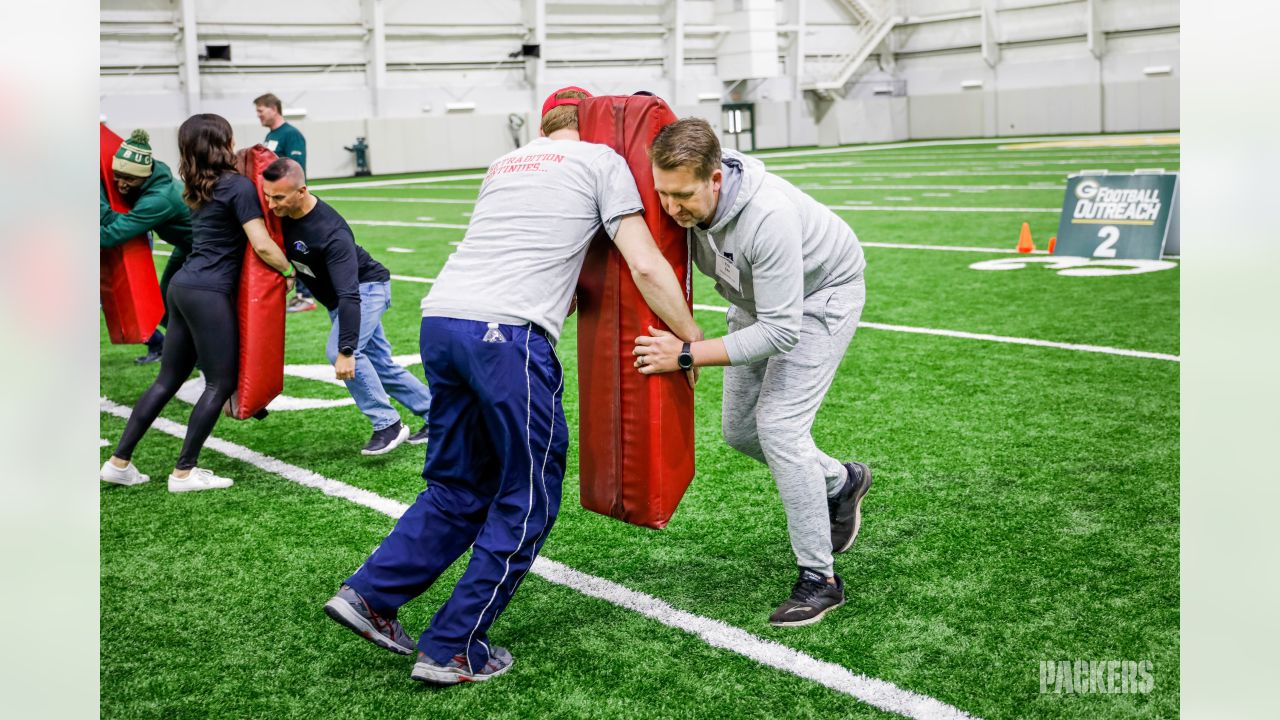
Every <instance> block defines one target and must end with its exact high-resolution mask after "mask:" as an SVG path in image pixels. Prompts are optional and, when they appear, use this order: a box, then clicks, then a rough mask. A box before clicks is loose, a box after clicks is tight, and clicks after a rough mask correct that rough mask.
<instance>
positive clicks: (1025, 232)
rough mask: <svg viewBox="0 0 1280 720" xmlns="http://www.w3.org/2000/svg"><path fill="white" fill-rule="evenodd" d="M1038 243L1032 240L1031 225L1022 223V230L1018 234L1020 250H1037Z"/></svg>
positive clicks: (1023, 251)
mask: <svg viewBox="0 0 1280 720" xmlns="http://www.w3.org/2000/svg"><path fill="white" fill-rule="evenodd" d="M1035 249H1036V244H1035V243H1033V242H1031V225H1030V224H1029V223H1022V232H1021V233H1020V234H1019V235H1018V252H1020V253H1029V252H1035Z"/></svg>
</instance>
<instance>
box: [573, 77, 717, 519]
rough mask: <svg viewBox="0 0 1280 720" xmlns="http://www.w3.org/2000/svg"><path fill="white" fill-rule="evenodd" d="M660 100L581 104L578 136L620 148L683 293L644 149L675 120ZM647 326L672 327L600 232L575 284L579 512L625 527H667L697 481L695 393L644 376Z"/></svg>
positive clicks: (674, 241)
mask: <svg viewBox="0 0 1280 720" xmlns="http://www.w3.org/2000/svg"><path fill="white" fill-rule="evenodd" d="M675 120H676V116H675V113H673V112H671V108H669V107H667V104H666V103H665V102H663V101H662V100H661V99H660V98H657V97H653V96H645V95H632V96H613V97H595V98H589V99H586V100H583V101H582V102H581V104H579V105H578V132H579V134H580V136H581V138H582V139H583V140H585V141H587V142H596V143H603V144H605V145H608V146H610V147H612V148H613V149H614V150H616V151H617V152H618V154H620V155H621V156H622V157H623V158H624V159H625V160H626V161H627V164H628V165H629V166H630V168H631V172H632V174H633V175H635V178H636V185H637V187H638V188H639V190H640V198H641V201H642V202H643V203H644V216H645V221H646V222H647V223H648V225H649V232H650V233H652V235H653V238H654V240H655V241H656V242H657V244H658V248H659V249H660V250H661V251H662V254H663V255H664V256H665V257H666V258H667V261H668V262H670V263H671V267H672V268H673V269H675V272H676V277H677V278H678V279H679V280H680V283H681V284H682V285H683V286H684V287H685V300H686V302H688V303H690V307H692V302H693V298H692V286H691V285H690V284H689V280H690V277H689V273H690V269H691V268H690V266H689V245H688V242H687V240H686V238H685V230H684V228H682V227H680V226H679V225H677V224H676V222H675V221H674V220H672V219H671V218H670V217H669V216H668V215H667V214H666V213H665V212H663V211H662V207H661V204H660V202H659V200H658V194H657V192H655V191H654V189H653V171H652V170H651V169H650V165H649V156H648V149H649V146H650V144H652V142H653V138H654V136H655V135H657V133H658V130H660V129H662V128H663V127H664V126H666V125H668V124H670V123H672V122H675ZM650 325H652V326H654V327H659V328H662V329H664V330H665V329H669V328H667V327H666V325H665V324H663V323H662V321H661V320H659V319H658V316H657V315H654V314H653V311H651V310H650V309H649V306H648V305H646V304H645V302H644V297H643V296H642V295H641V294H640V290H639V289H638V288H636V286H635V283H634V282H633V281H632V280H631V271H630V269H629V268H628V267H627V264H626V262H625V261H624V260H623V259H622V254H621V253H619V252H618V251H617V249H616V248H615V247H614V245H613V242H612V241H611V240H610V239H609V237H608V236H607V235H606V234H605V233H604V231H603V230H602V231H601V232H600V233H598V234H597V235H596V238H595V240H593V241H592V244H591V248H590V249H589V250H588V251H587V257H586V261H585V263H584V264H583V267H582V275H581V277H579V278H578V402H579V419H578V443H579V453H578V462H579V470H580V475H581V484H580V493H581V500H582V506H583V507H585V508H586V509H588V510H591V511H593V512H598V513H600V514H602V515H608V516H609V517H614V518H617V519H619V520H622V521H624V522H629V523H632V524H634V525H640V526H642V527H649V528H663V527H666V525H667V522H668V521H669V520H670V519H671V515H672V513H674V512H675V509H676V506H677V505H678V504H679V503H680V498H682V497H683V496H684V492H685V490H686V489H687V488H688V487H689V482H690V481H691V480H693V389H692V388H690V387H689V384H688V382H687V381H686V380H685V376H684V373H667V374H663V375H641V374H640V373H639V372H638V371H637V370H636V369H635V367H633V363H634V361H635V358H634V356H633V355H632V352H631V351H632V349H633V348H634V347H635V338H636V337H637V336H640V335H648V334H649V331H648V327H649V326H650Z"/></svg>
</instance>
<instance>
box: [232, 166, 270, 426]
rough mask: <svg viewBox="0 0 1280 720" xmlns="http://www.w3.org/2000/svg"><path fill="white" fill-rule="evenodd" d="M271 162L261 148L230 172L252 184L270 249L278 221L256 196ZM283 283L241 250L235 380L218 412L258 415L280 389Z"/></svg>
mask: <svg viewBox="0 0 1280 720" xmlns="http://www.w3.org/2000/svg"><path fill="white" fill-rule="evenodd" d="M275 159H276V155H275V153H273V152H271V151H270V150H268V149H266V148H265V147H263V146H262V145H254V146H253V147H251V148H246V149H244V150H241V151H239V152H238V153H236V169H237V170H238V171H239V172H240V174H241V175H244V176H245V177H247V178H249V179H250V180H252V181H253V184H254V186H255V187H256V188H257V189H258V201H259V202H260V203H262V219H263V221H264V222H265V223H266V224H267V232H268V233H270V234H271V239H272V240H274V241H275V243H276V245H278V246H280V247H281V248H284V233H283V232H282V231H281V229H280V218H278V217H276V215H275V213H273V212H271V208H269V207H267V198H266V196H265V195H263V194H262V171H263V170H266V169H267V166H268V165H270V164H271V163H272V162H274V161H275ZM284 296H285V279H284V276H283V275H281V274H280V273H279V272H277V271H276V270H275V269H274V268H272V267H271V266H270V265H268V264H266V263H265V262H263V261H262V258H260V257H258V253H256V252H254V250H253V246H252V245H246V246H245V249H244V265H243V266H242V268H241V270H240V291H239V297H238V298H237V300H236V311H237V313H238V315H239V320H240V379H239V381H238V382H237V383H236V391H235V394H233V395H232V396H231V399H230V400H228V401H227V405H226V407H225V408H224V412H226V414H227V415H230V416H231V417H233V418H236V419H237V420H244V419H246V418H250V417H254V416H255V415H256V416H259V417H260V416H261V414H262V413H263V411H265V410H266V408H267V403H269V402H271V401H272V400H273V399H275V397H276V396H277V395H279V394H280V393H281V392H282V391H283V390H284Z"/></svg>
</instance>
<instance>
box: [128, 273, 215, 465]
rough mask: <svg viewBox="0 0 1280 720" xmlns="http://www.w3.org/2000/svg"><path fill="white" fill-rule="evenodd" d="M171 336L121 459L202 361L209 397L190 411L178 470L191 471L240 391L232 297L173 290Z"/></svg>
mask: <svg viewBox="0 0 1280 720" xmlns="http://www.w3.org/2000/svg"><path fill="white" fill-rule="evenodd" d="M167 299H168V306H169V334H168V337H166V338H165V341H164V354H163V355H162V356H161V359H160V374H159V375H157V376H156V381H155V382H154V383H152V384H151V387H149V388H147V390H146V392H144V393H142V397H140V398H138V402H137V404H136V405H134V407H133V413H132V414H130V415H129V422H128V423H127V424H126V425H125V427H124V434H123V435H121V436H120V444H119V445H117V446H116V452H115V455H116V457H118V458H120V459H122V460H129V459H130V458H132V456H133V449H134V448H135V447H137V445H138V441H139V440H141V439H142V435H143V434H144V433H146V432H147V430H148V429H149V428H150V427H151V424H152V423H154V422H155V420H156V418H157V417H159V416H160V411H161V410H163V409H164V406H165V405H167V404H169V400H171V399H172V398H173V396H174V395H176V394H177V392H178V388H180V387H182V383H184V382H186V380H187V378H188V377H190V375H191V370H192V369H194V368H195V366H196V358H199V359H200V369H201V370H202V371H203V372H204V380H205V386H204V394H203V395H201V396H200V399H199V400H198V401H197V402H196V405H195V407H194V408H193V409H192V410H191V418H190V419H189V420H188V421H187V437H186V439H185V440H183V442H182V454H181V455H179V456H178V464H177V466H176V467H177V469H179V470H190V469H191V468H193V467H195V466H196V458H198V457H199V456H200V449H201V448H202V447H204V441H205V440H207V439H208V438H209V433H211V432H213V426H214V424H216V423H217V422H218V415H219V414H220V413H221V412H222V406H223V405H224V404H225V403H226V402H227V399H228V398H230V397H231V393H233V392H235V389H236V381H237V378H238V377H239V364H240V333H239V329H238V327H237V324H236V307H235V302H234V301H233V299H232V297H231V295H230V294H227V293H222V292H218V291H216V290H203V289H200V288H192V287H185V286H182V285H171V286H169V297H168V298H167Z"/></svg>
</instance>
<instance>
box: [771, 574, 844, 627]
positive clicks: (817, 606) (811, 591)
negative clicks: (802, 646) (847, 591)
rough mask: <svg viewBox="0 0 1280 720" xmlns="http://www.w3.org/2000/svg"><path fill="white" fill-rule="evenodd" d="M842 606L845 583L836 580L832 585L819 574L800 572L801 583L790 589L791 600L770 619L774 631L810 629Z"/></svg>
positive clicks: (799, 581) (797, 582) (781, 606)
mask: <svg viewBox="0 0 1280 720" xmlns="http://www.w3.org/2000/svg"><path fill="white" fill-rule="evenodd" d="M843 604H844V580H841V579H840V576H839V575H837V576H836V583H835V584H834V585H832V584H830V583H828V582H827V579H826V578H825V577H823V575H822V573H820V572H817V571H814V570H810V569H809V568H800V579H799V580H796V584H795V585H793V586H792V588H791V597H789V598H787V601H786V602H784V603H782V604H781V605H779V606H778V609H777V610H774V611H773V614H772V615H770V616H769V624H770V625H773V626H774V627H800V626H801V625H812V624H814V623H816V622H818V621H819V620H821V619H822V616H823V615H826V614H827V613H828V612H830V611H832V610H835V609H836V608H838V607H840V606H841V605H843Z"/></svg>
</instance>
